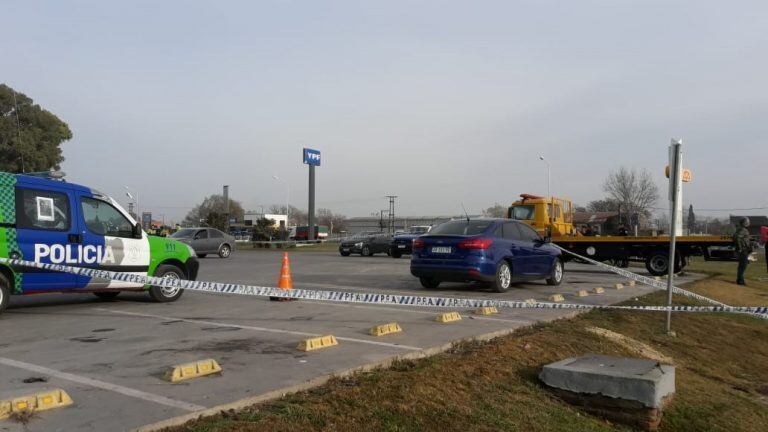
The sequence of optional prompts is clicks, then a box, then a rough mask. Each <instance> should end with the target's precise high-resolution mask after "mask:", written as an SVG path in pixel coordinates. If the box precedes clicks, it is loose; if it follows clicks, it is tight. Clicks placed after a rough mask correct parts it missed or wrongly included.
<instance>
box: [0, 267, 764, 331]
mask: <svg viewBox="0 0 768 432" xmlns="http://www.w3.org/2000/svg"><path fill="white" fill-rule="evenodd" d="M0 263H4V264H9V265H11V266H21V267H31V268H37V269H41V270H47V271H55V272H64V273H71V274H75V275H80V276H88V277H92V278H99V279H109V280H113V281H120V282H128V283H136V284H144V285H151V286H159V287H166V288H181V289H185V290H190V291H201V292H209V293H219V294H240V295H248V296H257V297H280V298H292V299H300V300H316V301H329V302H344V303H364V304H378V305H381V304H384V305H391V306H421V307H441V308H467V309H475V308H481V307H491V306H493V307H497V308H510V309H580V310H590V309H608V310H630V311H657V312H664V311H668V310H671V311H673V312H730V313H747V314H756V315H757V314H760V317H761V318H765V319H768V306H761V307H753V306H749V307H747V306H743V307H742V306H738V307H734V306H725V305H724V306H672V307H667V306H616V305H589V304H571V303H550V302H536V303H528V302H524V301H512V300H477V299H466V298H451V297H430V296H410V295H396V294H379V293H351V292H344V291H321V290H306V289H292V290H283V289H280V288H273V287H263V286H250V285H241V284H228V283H220V282H204V281H190V280H183V279H172V278H158V277H153V276H144V275H139V274H135V273H119V272H112V271H106V270H98V269H93V268H86V267H69V266H62V265H59V264H46V263H37V262H32V261H24V260H19V259H8V258H0Z"/></svg>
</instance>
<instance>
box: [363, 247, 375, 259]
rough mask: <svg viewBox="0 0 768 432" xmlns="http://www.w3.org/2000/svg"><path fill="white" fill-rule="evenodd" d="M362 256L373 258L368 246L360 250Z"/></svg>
mask: <svg viewBox="0 0 768 432" xmlns="http://www.w3.org/2000/svg"><path fill="white" fill-rule="evenodd" d="M360 255H362V256H366V257H367V256H371V255H373V254H372V253H371V248H369V247H368V245H365V246H363V248H362V249H361V250H360Z"/></svg>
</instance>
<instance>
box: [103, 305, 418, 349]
mask: <svg viewBox="0 0 768 432" xmlns="http://www.w3.org/2000/svg"><path fill="white" fill-rule="evenodd" d="M96 310H98V311H103V312H110V313H114V314H119V315H131V316H139V317H144V318H155V319H159V320H164V321H171V320H177V321H183V322H187V323H190V324H205V325H209V326H214V327H235V328H240V329H243V330H254V331H261V332H267V333H282V334H291V335H295V336H312V337H317V336H322V335H321V334H318V333H307V332H300V331H294V330H282V329H273V328H268V327H255V326H247V325H240V324H227V323H218V322H214V321H203V320H195V319H186V318H176V317H167V316H162V315H151V314H143V313H138V312H127V311H118V310H114V309H104V308H96ZM336 339H337V340H340V341H347V342H356V343H363V344H368V345H378V346H384V347H389V348H397V349H403V350H408V351H420V350H422V349H423V348H420V347H416V346H410V345H398V344H393V343H387V342H378V341H370V340H365V339H355V338H348V337H337V338H336Z"/></svg>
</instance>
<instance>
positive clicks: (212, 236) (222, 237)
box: [171, 228, 235, 258]
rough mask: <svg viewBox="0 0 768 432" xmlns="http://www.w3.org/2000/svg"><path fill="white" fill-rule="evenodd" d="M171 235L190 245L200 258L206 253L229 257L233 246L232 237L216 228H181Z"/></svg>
mask: <svg viewBox="0 0 768 432" xmlns="http://www.w3.org/2000/svg"><path fill="white" fill-rule="evenodd" d="M171 237H172V238H175V239H176V240H179V241H181V242H184V243H186V244H188V245H190V246H192V249H194V250H195V253H196V254H197V256H198V257H200V258H205V257H206V255H208V254H217V255H219V256H220V257H221V258H229V256H230V255H231V254H232V249H233V248H234V246H235V238H234V237H232V236H231V235H229V234H225V233H223V232H221V231H219V230H217V229H216V228H182V229H180V230H178V231H176V232H175V233H173V234H172V235H171Z"/></svg>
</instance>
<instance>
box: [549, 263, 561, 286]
mask: <svg viewBox="0 0 768 432" xmlns="http://www.w3.org/2000/svg"><path fill="white" fill-rule="evenodd" d="M563 274H564V269H563V262H562V261H560V260H559V259H556V260H555V265H554V266H552V273H551V274H550V275H549V278H548V279H547V285H553V286H554V285H560V284H561V283H562V282H563Z"/></svg>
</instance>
